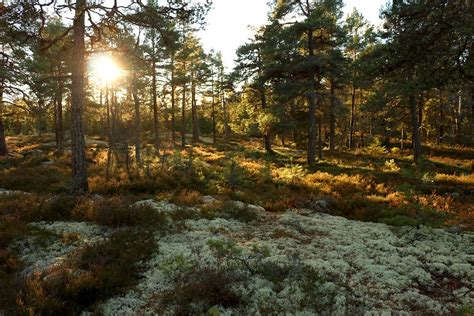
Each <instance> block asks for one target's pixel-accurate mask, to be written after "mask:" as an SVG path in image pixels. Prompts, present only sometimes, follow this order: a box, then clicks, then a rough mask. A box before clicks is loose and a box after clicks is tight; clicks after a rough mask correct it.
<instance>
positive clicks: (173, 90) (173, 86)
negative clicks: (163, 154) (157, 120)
mask: <svg viewBox="0 0 474 316" xmlns="http://www.w3.org/2000/svg"><path fill="white" fill-rule="evenodd" d="M174 57H175V53H174V52H172V53H171V142H172V143H173V147H174V146H175V144H176V133H175V113H176V99H175V94H176V83H175V78H174V77H175V74H174Z"/></svg>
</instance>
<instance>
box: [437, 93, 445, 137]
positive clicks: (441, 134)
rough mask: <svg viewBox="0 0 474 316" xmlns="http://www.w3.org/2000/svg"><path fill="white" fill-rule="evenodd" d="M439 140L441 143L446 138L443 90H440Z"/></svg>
mask: <svg viewBox="0 0 474 316" xmlns="http://www.w3.org/2000/svg"><path fill="white" fill-rule="evenodd" d="M438 124H439V125H438V140H437V142H436V143H437V144H438V145H440V144H442V143H443V138H444V107H443V95H442V94H441V90H440V92H439V122H438Z"/></svg>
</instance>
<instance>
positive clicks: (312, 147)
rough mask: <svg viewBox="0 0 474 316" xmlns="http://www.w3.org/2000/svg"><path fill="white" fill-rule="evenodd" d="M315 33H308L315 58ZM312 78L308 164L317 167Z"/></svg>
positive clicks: (309, 98) (314, 85)
mask: <svg viewBox="0 0 474 316" xmlns="http://www.w3.org/2000/svg"><path fill="white" fill-rule="evenodd" d="M313 40H314V39H313V31H312V30H309V31H308V50H309V56H314V47H313V45H314V43H313ZM312 77H313V78H311V81H312V86H311V91H310V92H309V96H308V101H309V109H308V153H307V162H308V165H309V166H310V167H313V166H315V165H316V135H317V133H316V132H317V131H316V129H317V120H316V107H317V104H316V102H317V98H316V82H315V80H316V79H315V77H316V76H315V74H313V75H312Z"/></svg>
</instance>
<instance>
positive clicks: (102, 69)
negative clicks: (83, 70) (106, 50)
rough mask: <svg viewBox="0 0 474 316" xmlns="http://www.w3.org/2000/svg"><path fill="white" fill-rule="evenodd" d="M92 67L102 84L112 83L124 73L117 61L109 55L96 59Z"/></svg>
mask: <svg viewBox="0 0 474 316" xmlns="http://www.w3.org/2000/svg"><path fill="white" fill-rule="evenodd" d="M91 65H92V73H93V74H94V76H95V78H96V79H97V80H99V81H100V82H102V83H111V82H113V81H115V80H117V79H118V78H119V77H120V75H121V73H122V71H121V69H120V68H119V67H118V66H117V64H116V63H115V61H114V60H113V59H112V58H111V57H110V56H107V55H100V56H96V57H94V58H93V60H92V63H91Z"/></svg>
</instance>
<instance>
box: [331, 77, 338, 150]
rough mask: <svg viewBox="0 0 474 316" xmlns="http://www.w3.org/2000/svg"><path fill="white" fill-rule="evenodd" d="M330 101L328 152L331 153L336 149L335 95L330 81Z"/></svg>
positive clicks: (332, 82)
mask: <svg viewBox="0 0 474 316" xmlns="http://www.w3.org/2000/svg"><path fill="white" fill-rule="evenodd" d="M330 84H331V100H330V106H329V150H330V151H331V152H333V151H334V149H335V148H336V114H335V106H336V94H335V87H334V81H333V80H331V82H330Z"/></svg>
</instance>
